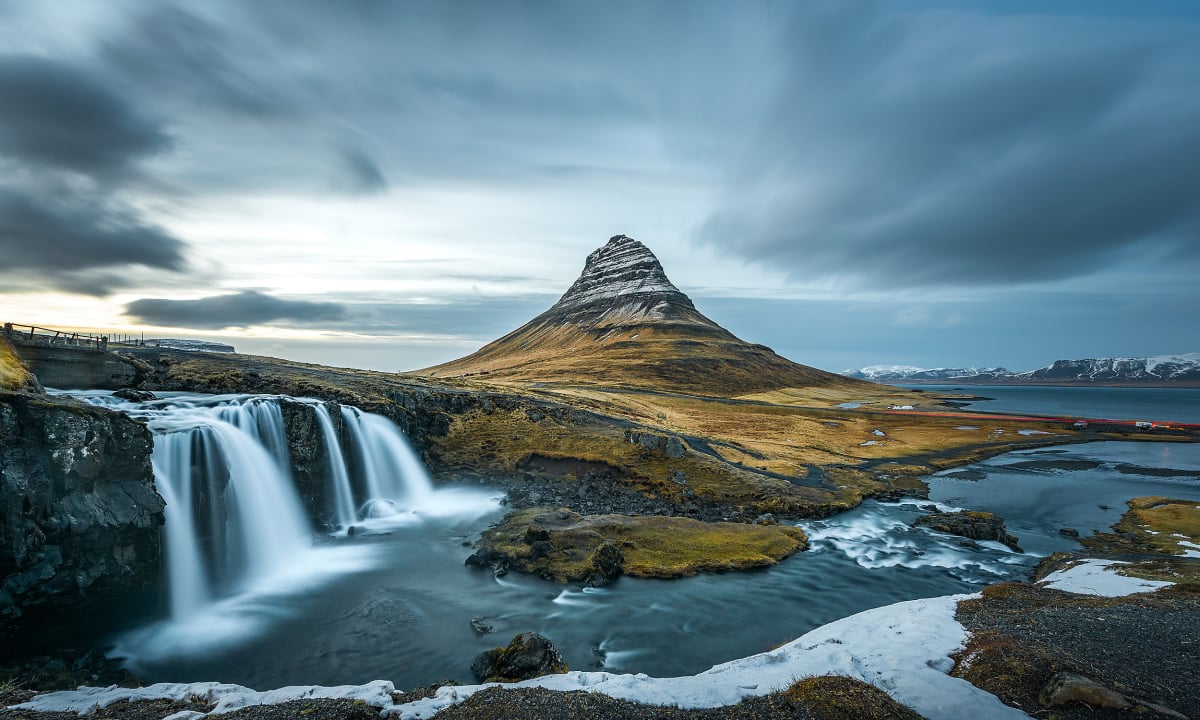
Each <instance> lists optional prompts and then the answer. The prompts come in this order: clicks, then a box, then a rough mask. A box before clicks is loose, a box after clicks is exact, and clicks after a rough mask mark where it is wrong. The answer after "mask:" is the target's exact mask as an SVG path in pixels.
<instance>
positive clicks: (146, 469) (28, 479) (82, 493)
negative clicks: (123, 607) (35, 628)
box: [0, 393, 164, 644]
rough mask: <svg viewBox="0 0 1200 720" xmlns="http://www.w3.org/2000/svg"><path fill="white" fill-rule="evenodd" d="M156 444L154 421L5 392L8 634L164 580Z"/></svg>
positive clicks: (1, 525) (1, 556) (2, 572)
mask: <svg viewBox="0 0 1200 720" xmlns="http://www.w3.org/2000/svg"><path fill="white" fill-rule="evenodd" d="M151 450H152V441H151V436H150V432H149V430H147V429H146V426H145V424H143V423H141V422H138V421H136V420H133V419H131V418H128V417H126V416H125V415H122V414H120V413H117V412H113V411H111V410H107V409H104V408H98V407H93V406H90V405H87V404H84V403H80V402H76V401H73V400H65V399H50V398H42V397H37V396H31V395H27V394H19V393H0V637H4V636H8V635H10V634H12V633H15V632H17V631H18V630H19V629H20V628H21V627H22V626H24V625H26V624H28V623H32V622H33V618H34V617H39V616H41V615H43V614H48V613H55V614H57V615H60V616H62V615H73V616H80V615H81V613H83V612H84V611H85V606H86V605H87V604H88V603H90V602H93V601H110V600H116V599H120V598H123V597H126V596H129V595H131V594H134V593H136V592H138V591H141V590H144V589H146V588H149V587H152V586H153V585H154V583H155V582H156V579H157V577H158V573H159V567H160V559H159V555H160V539H159V528H160V527H161V526H162V524H163V507H164V505H163V501H162V498H161V497H159V495H158V493H157V492H156V490H155V486H154V476H153V474H152V472H151V468H150V453H151ZM0 644H3V643H2V642H0Z"/></svg>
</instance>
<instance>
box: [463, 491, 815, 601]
mask: <svg viewBox="0 0 1200 720" xmlns="http://www.w3.org/2000/svg"><path fill="white" fill-rule="evenodd" d="M807 544H808V538H807V536H805V534H804V532H803V531H802V530H800V529H799V528H795V527H790V526H786V525H749V524H742V523H705V522H700V521H698V520H692V519H689V518H679V517H657V516H651V517H631V516H627V515H588V516H583V515H579V514H577V513H573V512H570V511H569V510H565V509H559V510H550V509H546V508H528V509H525V510H519V511H517V512H515V513H512V514H510V515H509V516H508V517H506V518H505V519H504V521H503V522H502V523H501V524H500V525H498V526H496V527H494V528H491V529H489V530H487V531H486V532H484V533H483V537H482V538H481V540H480V542H479V548H480V554H482V555H484V556H487V557H491V558H496V559H503V560H504V561H506V562H507V563H508V564H509V566H510V567H512V568H514V569H517V570H520V571H523V572H529V573H533V574H536V575H539V576H541V577H543V578H546V579H548V580H554V581H556V582H564V583H565V582H578V581H588V580H589V579H597V578H596V573H597V567H598V564H600V563H603V562H607V561H612V562H615V563H616V564H618V565H619V568H620V572H621V573H623V574H627V575H633V576H637V577H654V578H675V577H685V576H688V575H695V574H697V573H701V572H722V571H728V570H746V569H750V568H757V567H766V566H768V565H774V564H775V563H776V562H778V561H779V560H781V559H783V558H785V557H787V556H788V555H791V554H792V553H795V552H797V551H800V550H803V549H804V548H805V547H807ZM610 548H611V549H613V550H619V553H615V552H611V551H609V549H610ZM606 551H609V554H610V556H609V557H600V556H602V555H605V554H606ZM614 558H615V560H614Z"/></svg>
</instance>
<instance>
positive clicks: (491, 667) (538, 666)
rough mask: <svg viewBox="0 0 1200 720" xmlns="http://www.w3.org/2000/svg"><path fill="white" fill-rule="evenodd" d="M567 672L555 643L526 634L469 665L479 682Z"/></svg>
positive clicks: (481, 656)
mask: <svg viewBox="0 0 1200 720" xmlns="http://www.w3.org/2000/svg"><path fill="white" fill-rule="evenodd" d="M568 670H570V668H568V667H567V662H566V660H563V657H562V655H560V654H559V652H558V648H556V647H554V643H552V642H550V639H549V638H547V637H546V636H545V635H542V634H541V633H535V632H527V633H521V634H520V635H518V636H516V637H514V638H513V639H512V642H510V643H509V644H508V647H502V648H499V647H498V648H493V649H491V650H488V651H487V652H483V653H480V654H479V656H478V657H477V658H475V662H473V663H471V672H472V673H474V674H475V679H476V680H478V681H479V682H485V683H489V682H520V681H522V680H528V679H530V678H535V677H541V676H542V675H554V674H562V673H565V672H567V671H568Z"/></svg>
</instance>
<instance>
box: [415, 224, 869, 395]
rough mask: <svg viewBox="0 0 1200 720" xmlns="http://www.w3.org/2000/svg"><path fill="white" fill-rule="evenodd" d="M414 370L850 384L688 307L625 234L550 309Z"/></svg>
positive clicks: (621, 383)
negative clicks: (460, 353) (456, 355)
mask: <svg viewBox="0 0 1200 720" xmlns="http://www.w3.org/2000/svg"><path fill="white" fill-rule="evenodd" d="M419 373H420V374H424V375H429V376H434V377H456V376H458V377H461V376H472V375H487V376H488V378H487V379H488V380H489V381H499V382H511V383H521V384H534V383H549V384H559V385H606V386H616V387H633V388H643V389H655V390H672V391H676V392H687V393H697V394H709V395H720V396H734V395H742V394H746V393H752V392H759V391H764V390H773V389H778V388H785V387H813V386H819V387H842V386H849V385H854V384H857V383H856V381H854V380H851V379H847V378H844V377H841V376H839V375H835V374H833V373H828V372H825V371H823V370H817V369H816V368H811V367H807V366H805V365H799V364H797V363H794V362H792V361H790V360H788V359H786V358H783V357H780V356H779V355H776V354H775V353H774V352H773V351H772V350H771V349H770V348H768V347H765V346H763V345H755V344H751V343H747V342H744V341H742V340H739V339H738V338H737V337H735V336H734V335H733V334H732V333H730V332H729V331H728V330H726V329H724V328H722V327H721V326H720V325H718V324H717V323H715V322H713V321H712V320H710V319H709V318H707V317H705V316H704V315H703V314H701V313H700V311H699V310H697V309H696V306H695V304H694V303H693V302H692V301H691V299H690V298H689V297H688V296H687V295H685V294H684V293H683V292H681V291H680V290H679V288H677V287H675V285H674V284H672V283H671V281H670V280H668V279H667V275H666V273H665V272H664V271H663V267H662V265H661V264H660V263H659V261H658V258H656V257H655V256H654V253H652V252H650V250H649V248H647V247H646V246H645V245H643V244H642V243H640V242H638V241H637V240H634V239H633V238H630V237H626V236H625V235H617V236H615V237H613V238H611V239H610V240H609V241H608V243H606V244H605V245H604V246H603V247H601V248H599V249H598V250H596V251H595V252H593V253H592V254H591V255H588V257H587V262H586V263H585V264H584V267H583V272H582V273H581V274H580V276H579V279H577V280H576V281H575V283H574V284H573V285H571V287H570V289H568V290H567V292H566V293H565V294H563V296H562V297H561V298H560V299H559V300H558V302H556V303H554V305H553V306H551V307H550V309H548V310H546V311H545V312H543V313H542V314H541V315H538V316H537V317H535V318H534V319H532V320H530V321H529V322H528V323H526V324H525V325H522V326H521V327H519V328H517V329H516V330H514V331H513V332H511V333H509V334H507V335H505V336H504V337H502V338H500V339H499V340H495V341H493V342H491V343H489V344H488V345H485V346H484V347H483V348H481V349H480V350H479V351H477V352H475V353H473V354H471V355H468V356H466V357H464V358H460V359H458V360H454V361H452V362H448V363H445V364H443V365H437V366H435V367H431V368H427V369H425V370H421V371H419Z"/></svg>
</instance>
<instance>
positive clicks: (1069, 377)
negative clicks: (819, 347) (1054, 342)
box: [842, 353, 1200, 386]
mask: <svg viewBox="0 0 1200 720" xmlns="http://www.w3.org/2000/svg"><path fill="white" fill-rule="evenodd" d="M842 374H843V375H845V376H847V377H852V378H858V379H860V380H872V381H874V382H882V383H944V382H953V383H957V384H962V385H988V384H997V385H1054V384H1067V385H1080V384H1086V383H1096V384H1102V385H1125V384H1129V385H1179V384H1183V385H1196V386H1200V353H1186V354H1183V355H1156V356H1154V357H1144V358H1098V359H1087V360H1056V361H1054V362H1053V363H1051V364H1049V365H1047V366H1046V367H1043V368H1038V369H1037V370H1028V371H1025V372H1010V371H1008V370H1005V369H1004V368H999V367H997V368H935V369H927V368H919V367H913V366H911V365H871V366H870V367H865V368H862V369H860V370H847V371H845V372H843V373H842Z"/></svg>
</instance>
